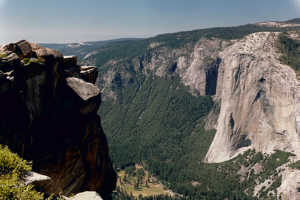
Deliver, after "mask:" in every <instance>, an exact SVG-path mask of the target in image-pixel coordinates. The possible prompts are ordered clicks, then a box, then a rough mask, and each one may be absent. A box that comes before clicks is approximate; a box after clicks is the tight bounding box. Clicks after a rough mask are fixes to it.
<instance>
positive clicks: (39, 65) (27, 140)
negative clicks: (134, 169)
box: [0, 41, 116, 198]
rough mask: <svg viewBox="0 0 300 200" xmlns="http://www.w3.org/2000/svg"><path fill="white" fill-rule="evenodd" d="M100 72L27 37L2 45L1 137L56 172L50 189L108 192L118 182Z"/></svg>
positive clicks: (47, 186)
mask: <svg viewBox="0 0 300 200" xmlns="http://www.w3.org/2000/svg"><path fill="white" fill-rule="evenodd" d="M96 78H97V69H96V68H95V67H88V66H83V67H80V66H77V63H76V59H75V58H73V57H69V58H63V56H62V55H61V54H60V53H59V52H56V51H54V50H51V49H47V48H43V47H40V46H38V45H35V44H30V43H28V42H26V41H20V42H18V43H16V44H9V45H6V46H4V47H2V48H1V50H0V110H1V113H0V130H1V135H0V143H2V144H7V145H8V146H9V147H10V148H11V149H12V150H14V151H16V152H18V153H19V154H20V155H22V156H24V158H26V159H28V160H32V161H33V168H34V170H35V171H37V172H40V173H43V174H45V175H48V176H50V177H51V181H50V182H49V183H47V184H45V185H43V187H44V189H45V190H46V191H47V192H55V193H60V192H62V193H64V194H71V193H77V192H80V191H85V190H93V191H97V192H99V193H100V194H101V195H102V196H103V197H104V198H106V197H107V196H109V195H110V194H111V192H112V190H113V189H114V188H115V182H116V175H115V172H114V170H113V168H112V164H111V162H110V158H109V155H108V145H107V141H106V137H105V135H104V133H103V130H102V128H101V120H100V117H99V116H98V115H97V110H98V108H99V106H100V103H101V96H100V91H99V89H98V88H97V87H96V86H95V85H94V83H95V81H96Z"/></svg>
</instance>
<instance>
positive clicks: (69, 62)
mask: <svg viewBox="0 0 300 200" xmlns="http://www.w3.org/2000/svg"><path fill="white" fill-rule="evenodd" d="M64 66H65V67H72V66H77V56H64Z"/></svg>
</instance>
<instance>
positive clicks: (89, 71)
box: [80, 66, 98, 84]
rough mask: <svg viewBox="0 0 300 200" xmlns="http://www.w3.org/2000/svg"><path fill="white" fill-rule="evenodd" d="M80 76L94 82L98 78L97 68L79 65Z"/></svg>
mask: <svg viewBox="0 0 300 200" xmlns="http://www.w3.org/2000/svg"><path fill="white" fill-rule="evenodd" d="M80 77H81V78H82V79H83V80H85V81H87V82H90V83H94V84H95V83H96V80H97V78H98V70H97V67H95V66H81V67H80Z"/></svg>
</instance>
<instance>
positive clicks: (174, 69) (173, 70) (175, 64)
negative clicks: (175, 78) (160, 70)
mask: <svg viewBox="0 0 300 200" xmlns="http://www.w3.org/2000/svg"><path fill="white" fill-rule="evenodd" d="M176 69H177V62H175V63H173V64H172V65H171V67H170V68H169V72H170V73H174V72H175V71H176Z"/></svg>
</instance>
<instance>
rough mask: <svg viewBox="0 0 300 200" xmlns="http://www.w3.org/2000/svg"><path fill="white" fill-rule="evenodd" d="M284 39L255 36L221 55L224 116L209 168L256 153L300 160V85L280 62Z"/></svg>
mask: <svg viewBox="0 0 300 200" xmlns="http://www.w3.org/2000/svg"><path fill="white" fill-rule="evenodd" d="M277 36H278V33H255V34H251V35H249V36H247V37H246V38H244V39H243V40H241V41H238V42H236V43H235V44H234V45H232V46H230V47H228V48H226V49H225V50H224V51H223V52H221V53H220V58H221V59H222V62H221V64H220V69H219V76H218V85H217V94H216V96H217V98H219V99H220V102H221V104H220V114H219V117H218V121H217V127H216V129H217V133H216V136H215V139H214V141H213V143H212V145H211V147H210V149H209V152H208V153H207V156H206V161H207V162H223V161H226V160H229V159H231V158H233V157H234V156H235V155H237V154H238V153H239V152H241V151H243V150H246V149H249V148H254V149H256V150H257V151H259V152H266V153H271V152H273V151H274V150H275V149H278V150H283V151H288V152H292V153H295V154H296V155H300V148H299V147H300V146H299V145H300V136H299V133H297V130H296V117H297V109H298V108H297V107H298V105H297V104H298V102H297V92H298V82H297V79H296V75H295V72H294V70H293V69H291V68H290V67H289V66H286V65H283V64H281V63H280V61H279V54H278V53H277V52H276V46H275V45H276V39H277Z"/></svg>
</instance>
